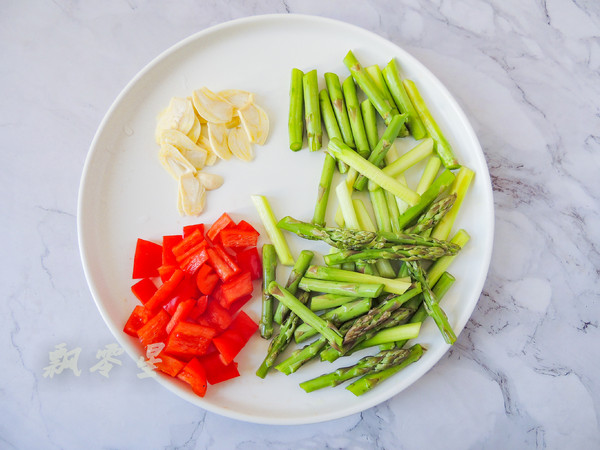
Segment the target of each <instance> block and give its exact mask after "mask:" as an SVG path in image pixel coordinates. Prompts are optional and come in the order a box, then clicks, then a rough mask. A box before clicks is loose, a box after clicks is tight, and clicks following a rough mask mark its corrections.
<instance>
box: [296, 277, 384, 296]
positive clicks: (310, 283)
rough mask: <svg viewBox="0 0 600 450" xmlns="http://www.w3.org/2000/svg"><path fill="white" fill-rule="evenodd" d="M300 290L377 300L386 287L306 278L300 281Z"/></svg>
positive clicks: (365, 283) (361, 282)
mask: <svg viewBox="0 0 600 450" xmlns="http://www.w3.org/2000/svg"><path fill="white" fill-rule="evenodd" d="M362 275H365V274H362ZM367 276H369V275H367ZM300 288H301V289H304V290H305V291H309V292H323V293H325V294H337V295H348V296H354V297H368V298H376V297H379V295H380V294H381V292H382V291H383V288H384V285H383V284H382V283H367V282H364V281H359V282H350V281H329V280H319V279H317V278H307V277H304V278H302V279H301V280H300Z"/></svg>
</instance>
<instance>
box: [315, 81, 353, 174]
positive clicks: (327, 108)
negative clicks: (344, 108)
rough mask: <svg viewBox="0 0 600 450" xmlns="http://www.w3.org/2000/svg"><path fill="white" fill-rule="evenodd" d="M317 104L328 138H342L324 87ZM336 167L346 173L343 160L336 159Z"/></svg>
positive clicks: (346, 168) (346, 167)
mask: <svg viewBox="0 0 600 450" xmlns="http://www.w3.org/2000/svg"><path fill="white" fill-rule="evenodd" d="M319 105H320V107H321V117H322V118H323V123H324V124H325V131H327V136H328V137H329V139H332V138H338V139H342V132H341V131H340V127H339V125H338V123H337V120H336V118H335V114H334V112H333V107H332V106H331V100H330V99H329V94H328V93H327V90H326V89H323V90H321V92H319ZM338 169H339V171H340V173H346V172H347V171H348V166H347V165H346V163H344V162H343V161H338Z"/></svg>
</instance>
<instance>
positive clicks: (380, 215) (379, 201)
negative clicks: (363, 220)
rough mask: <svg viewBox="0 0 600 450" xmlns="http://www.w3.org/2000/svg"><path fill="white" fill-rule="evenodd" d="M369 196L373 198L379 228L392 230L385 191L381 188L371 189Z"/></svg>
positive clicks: (372, 202)
mask: <svg viewBox="0 0 600 450" xmlns="http://www.w3.org/2000/svg"><path fill="white" fill-rule="evenodd" d="M369 197H370V198H371V205H372V206H373V212H374V213H375V221H376V222H377V228H378V229H379V230H380V231H388V232H389V231H392V225H391V221H390V220H391V219H390V212H389V209H388V204H387V199H386V197H385V191H384V190H383V189H381V188H379V189H375V190H373V191H369Z"/></svg>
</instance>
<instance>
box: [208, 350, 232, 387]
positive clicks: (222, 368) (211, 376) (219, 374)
mask: <svg viewBox="0 0 600 450" xmlns="http://www.w3.org/2000/svg"><path fill="white" fill-rule="evenodd" d="M198 359H199V361H200V363H201V364H202V366H203V367H204V370H206V379H207V380H208V383H209V384H217V383H221V382H222V381H226V380H230V379H232V378H235V377H239V376H240V372H238V369H237V363H236V362H235V361H233V362H231V363H229V364H225V363H223V360H222V359H221V356H220V355H219V353H213V354H210V355H204V356H201V357H200V358H198Z"/></svg>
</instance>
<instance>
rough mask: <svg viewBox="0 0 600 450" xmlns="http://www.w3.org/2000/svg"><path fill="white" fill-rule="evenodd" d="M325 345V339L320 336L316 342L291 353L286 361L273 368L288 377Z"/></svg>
mask: <svg viewBox="0 0 600 450" xmlns="http://www.w3.org/2000/svg"><path fill="white" fill-rule="evenodd" d="M326 345H327V339H326V338H324V337H322V336H321V337H320V338H319V339H317V340H316V341H314V342H312V343H310V344H308V345H306V346H304V347H303V348H302V349H299V350H296V351H295V352H293V353H292V354H291V356H290V357H289V358H288V359H286V360H284V361H282V362H281V363H279V364H278V365H277V366H275V368H276V369H277V370H279V371H280V372H282V373H284V374H286V375H290V374H292V373H294V372H295V371H296V370H298V369H299V368H300V367H302V365H304V364H306V363H307V362H308V361H310V360H311V359H313V358H314V357H315V356H317V355H318V354H319V353H320V352H321V350H323V348H324V347H325V346H326Z"/></svg>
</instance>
